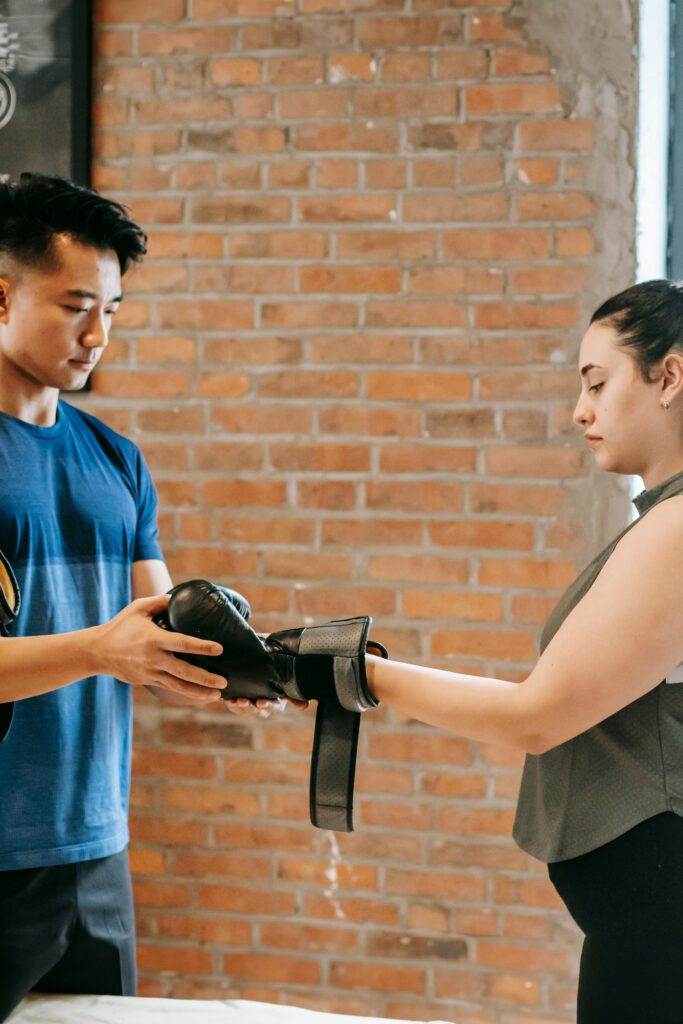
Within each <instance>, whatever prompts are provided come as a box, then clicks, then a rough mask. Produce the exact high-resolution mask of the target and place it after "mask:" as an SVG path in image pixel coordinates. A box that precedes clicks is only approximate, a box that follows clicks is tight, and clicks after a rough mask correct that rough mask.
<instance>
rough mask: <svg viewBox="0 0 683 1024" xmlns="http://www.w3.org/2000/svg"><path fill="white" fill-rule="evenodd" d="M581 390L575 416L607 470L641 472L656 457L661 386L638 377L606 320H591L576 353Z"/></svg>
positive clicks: (659, 432)
mask: <svg viewBox="0 0 683 1024" xmlns="http://www.w3.org/2000/svg"><path fill="white" fill-rule="evenodd" d="M579 374H580V376H581V394H580V395H579V400H578V402H577V403H576V408H575V409H574V422H575V423H576V424H577V426H580V427H581V428H582V429H583V432H584V435H585V437H586V441H587V443H588V444H589V445H590V447H591V448H592V449H593V451H594V452H595V462H596V465H597V466H599V467H600V469H604V470H606V471H607V472H609V473H631V474H634V475H635V476H644V475H645V472H646V471H647V468H648V467H650V466H651V465H653V464H655V463H656V461H657V458H658V441H659V440H660V439H661V430H662V425H663V424H662V416H663V415H664V412H663V411H662V407H661V404H660V402H661V394H660V391H661V387H660V386H658V384H657V383H648V382H647V381H645V380H643V378H642V376H641V373H640V370H639V369H638V366H637V365H636V361H635V359H634V357H633V356H632V355H631V354H630V352H629V350H628V349H626V348H623V347H621V346H620V345H619V335H618V334H617V332H616V331H615V329H614V328H613V327H611V326H608V324H607V323H605V322H602V323H601V322H598V323H595V324H591V326H590V327H589V328H588V330H587V331H586V334H585V335H584V338H583V341H582V342H581V350H580V353H579Z"/></svg>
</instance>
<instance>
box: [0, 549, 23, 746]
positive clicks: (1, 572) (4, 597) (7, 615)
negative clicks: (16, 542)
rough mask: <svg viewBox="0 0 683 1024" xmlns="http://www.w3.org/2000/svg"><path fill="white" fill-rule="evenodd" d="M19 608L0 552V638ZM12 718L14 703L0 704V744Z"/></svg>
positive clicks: (13, 578) (14, 582) (15, 586)
mask: <svg viewBox="0 0 683 1024" xmlns="http://www.w3.org/2000/svg"><path fill="white" fill-rule="evenodd" d="M20 607H21V592H20V591H19V584H18V583H17V578H16V576H15V575H14V573H13V571H12V566H11V565H10V564H9V562H8V561H7V559H6V558H5V556H4V555H3V553H2V551H0V636H9V627H10V626H11V625H12V623H13V622H14V620H15V619H16V617H17V615H18V614H19V609H20ZM13 716H14V701H3V703H2V704H0V743H2V741H3V740H4V738H5V736H6V735H7V733H8V732H9V727H10V725H11V724H12V718H13Z"/></svg>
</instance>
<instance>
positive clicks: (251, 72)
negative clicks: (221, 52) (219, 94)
mask: <svg viewBox="0 0 683 1024" xmlns="http://www.w3.org/2000/svg"><path fill="white" fill-rule="evenodd" d="M195 16H196V15H195ZM209 77H210V79H211V81H212V82H213V84H214V85H218V86H220V85H258V83H259V82H260V81H261V62H260V61H258V60H251V59H247V58H242V59H225V58H224V59H222V60H220V59H219V60H212V61H210V63H209Z"/></svg>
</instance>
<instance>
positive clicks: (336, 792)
mask: <svg viewBox="0 0 683 1024" xmlns="http://www.w3.org/2000/svg"><path fill="white" fill-rule="evenodd" d="M367 650H368V651H369V652H370V653H371V654H377V655H379V656H380V657H382V658H388V657H389V655H388V654H387V649H386V647H384V645H383V644H380V643H378V642H377V641H376V640H370V641H369V642H368V645H367ZM343 661H344V659H338V661H337V663H336V664H335V681H336V685H335V686H334V687H331V688H330V689H329V691H328V692H327V693H326V694H325V696H324V697H322V696H321V697H319V698H318V711H317V713H316V716H315V732H314V734H313V750H312V752H311V781H310V786H309V804H310V813H311V824H312V825H315V826H316V828H329V829H332V830H333V831H334V832H353V790H354V782H355V777H356V754H357V753H358V734H359V731H360V720H361V713H360V712H359V711H348V710H347V709H346V708H345V707H343V706H342V705H341V703H340V701H339V699H338V697H337V690H339V689H340V688H341V692H343V685H342V681H341V680H340V679H339V677H338V676H337V672H340V671H342V663H343ZM358 668H359V671H361V664H360V663H359V665H358ZM362 674H363V678H365V666H364V664H363V665H362Z"/></svg>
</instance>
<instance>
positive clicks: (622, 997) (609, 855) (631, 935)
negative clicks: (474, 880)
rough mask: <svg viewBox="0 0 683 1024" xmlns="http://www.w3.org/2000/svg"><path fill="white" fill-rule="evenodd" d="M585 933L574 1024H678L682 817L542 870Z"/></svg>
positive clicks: (682, 970) (658, 818) (682, 962)
mask: <svg viewBox="0 0 683 1024" xmlns="http://www.w3.org/2000/svg"><path fill="white" fill-rule="evenodd" d="M549 874H550V880H551V881H552V883H553V885H554V886H555V888H556V889H557V891H558V893H559V894H560V896H561V897H562V899H563V900H564V902H565V903H566V905H567V909H568V910H569V913H570V914H571V915H572V917H573V918H574V920H575V921H576V923H577V924H578V926H579V928H580V929H581V931H582V932H583V933H584V935H585V939H584V943H583V950H582V953H581V971H580V975H579V994H578V1016H577V1024H683V818H680V817H678V815H675V814H672V813H669V812H667V813H665V814H657V815H655V816H654V817H652V818H649V819H648V820H647V821H643V822H641V823H640V824H639V825H637V826H636V827H635V828H632V829H630V830H629V831H628V832H626V833H624V835H622V836H619V837H618V838H617V839H614V840H613V841H612V842H610V843H607V844H606V845H605V846H601V847H600V848H599V849H597V850H593V851H591V853H586V854H584V855H583V856H581V857H575V858H573V859H572V860H566V861H560V862H557V863H555V864H550V865H549Z"/></svg>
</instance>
